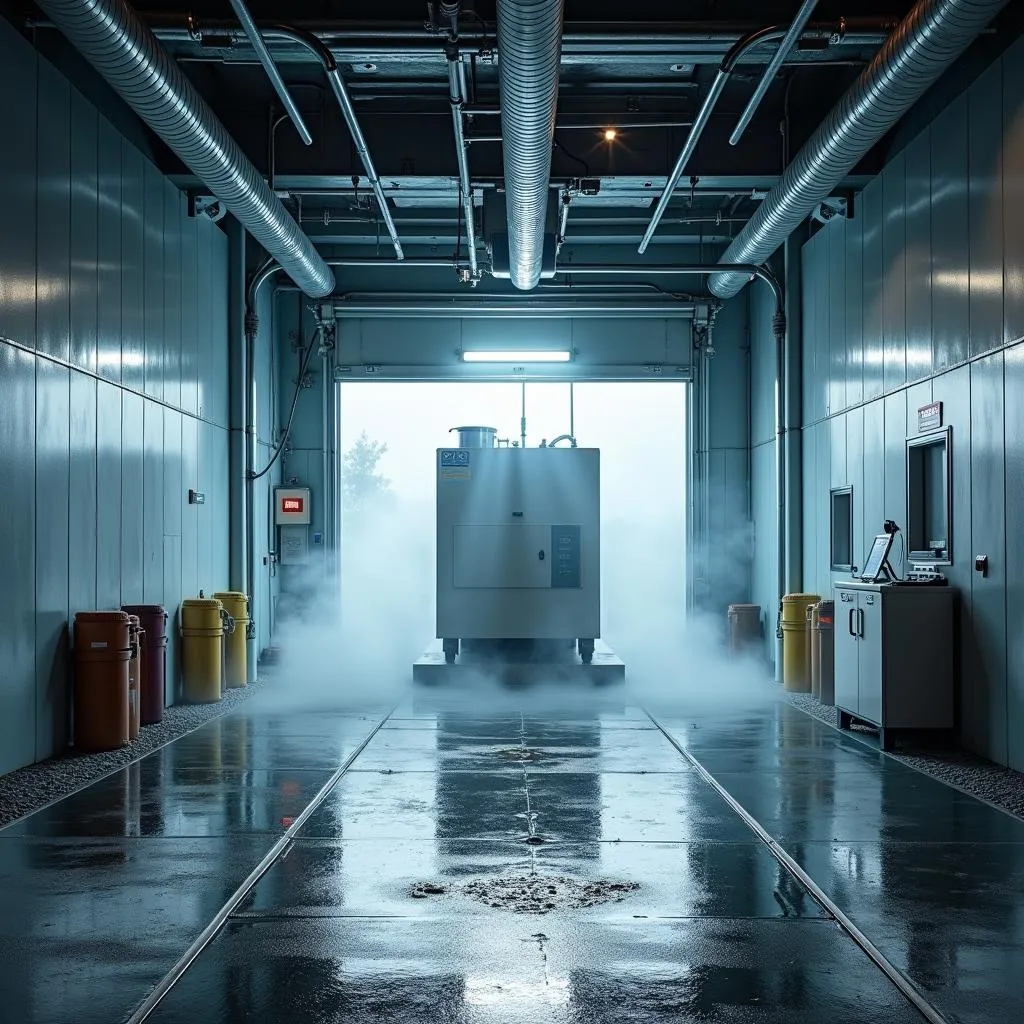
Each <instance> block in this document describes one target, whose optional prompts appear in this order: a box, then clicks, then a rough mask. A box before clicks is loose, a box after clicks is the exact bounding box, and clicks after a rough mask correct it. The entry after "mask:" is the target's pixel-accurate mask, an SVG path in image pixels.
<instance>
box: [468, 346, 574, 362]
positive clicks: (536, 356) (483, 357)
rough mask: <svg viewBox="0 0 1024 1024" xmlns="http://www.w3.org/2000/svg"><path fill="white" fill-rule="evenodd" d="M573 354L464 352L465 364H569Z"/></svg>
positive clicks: (564, 351)
mask: <svg viewBox="0 0 1024 1024" xmlns="http://www.w3.org/2000/svg"><path fill="white" fill-rule="evenodd" d="M571 358H572V353H571V352H567V351H566V350H565V349H562V350H555V349H540V350H536V351H532V352H522V351H520V352H488V351H473V352H463V353H462V361H463V362H464V363H567V362H569V360H570V359H571Z"/></svg>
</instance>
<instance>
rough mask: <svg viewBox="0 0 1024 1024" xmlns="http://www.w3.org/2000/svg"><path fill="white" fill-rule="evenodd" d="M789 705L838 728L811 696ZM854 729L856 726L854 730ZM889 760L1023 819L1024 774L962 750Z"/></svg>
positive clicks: (792, 698)
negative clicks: (902, 764) (914, 769)
mask: <svg viewBox="0 0 1024 1024" xmlns="http://www.w3.org/2000/svg"><path fill="white" fill-rule="evenodd" d="M786 697H787V698H788V700H789V702H790V704H792V705H793V706H794V707H796V708H799V709H800V710H801V711H805V712H806V713H807V714H809V715H812V716H813V717H814V718H817V719H820V720H821V721H822V722H825V723H826V724H827V725H831V726H832V727H833V728H835V729H838V728H839V712H838V711H837V710H836V708H833V707H828V706H826V705H824V704H822V703H821V702H820V701H818V700H817V699H816V698H814V697H812V696H811V695H810V694H809V693H787V694H786ZM855 728H856V727H855ZM887 753H888V755H889V756H890V757H893V758H895V759H896V760H897V761H902V762H903V763H904V764H906V765H909V766H910V767H911V768H916V769H917V770H918V771H921V772H924V773H925V774H926V775H930V776H932V778H934V779H938V780H939V782H945V783H946V784H947V785H950V786H955V787H956V788H957V789H961V790H963V791H964V792H965V793H970V794H971V796H976V797H979V798H980V799H982V800H987V801H988V802H989V803H991V804H995V805H996V806H997V807H1001V808H1002V809H1003V810H1004V811H1009V812H1010V813H1011V814H1015V815H1017V817H1019V818H1024V772H1018V771H1014V769H1012V768H1004V767H1003V766H1002V765H998V764H995V763H993V762H992V761H987V760H985V758H983V757H978V756H977V755H976V754H970V753H968V752H967V751H965V750H930V749H929V750H920V749H918V750H906V751H887Z"/></svg>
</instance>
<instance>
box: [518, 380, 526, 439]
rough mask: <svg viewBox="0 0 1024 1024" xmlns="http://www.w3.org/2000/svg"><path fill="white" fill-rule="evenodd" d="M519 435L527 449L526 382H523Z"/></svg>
mask: <svg viewBox="0 0 1024 1024" xmlns="http://www.w3.org/2000/svg"><path fill="white" fill-rule="evenodd" d="M519 435H520V438H521V440H522V446H523V447H524V448H525V447H526V381H525V380H524V381H523V412H522V416H521V418H520V420H519Z"/></svg>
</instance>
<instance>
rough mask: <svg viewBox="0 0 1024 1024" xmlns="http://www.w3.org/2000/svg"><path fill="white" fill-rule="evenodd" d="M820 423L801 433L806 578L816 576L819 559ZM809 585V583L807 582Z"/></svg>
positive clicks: (806, 428) (811, 578)
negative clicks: (816, 503)
mask: <svg viewBox="0 0 1024 1024" xmlns="http://www.w3.org/2000/svg"><path fill="white" fill-rule="evenodd" d="M820 429H821V425H820V424H815V425H813V426H807V427H804V429H803V433H802V435H801V439H800V440H801V449H802V451H801V454H802V466H803V495H802V497H803V506H802V512H803V527H804V528H803V562H804V580H805V581H808V582H809V581H810V580H813V579H814V578H815V573H816V564H817V561H818V530H820V529H821V527H822V524H821V523H820V522H819V521H818V516H817V508H816V507H815V503H814V502H815V497H816V496H817V494H818V491H819V489H820V488H821V480H820V479H819V478H818V437H817V434H818V431H819V430H820ZM805 585H808V584H805Z"/></svg>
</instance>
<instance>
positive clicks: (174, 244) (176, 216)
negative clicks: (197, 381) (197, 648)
mask: <svg viewBox="0 0 1024 1024" xmlns="http://www.w3.org/2000/svg"><path fill="white" fill-rule="evenodd" d="M163 189H164V261H163V289H164V294H163V310H164V327H163V350H164V353H163V364H164V401H165V402H167V404H168V405H172V406H177V407H179V408H180V406H181V233H182V230H183V228H182V219H183V212H182V211H183V203H184V201H185V200H184V197H183V196H182V194H181V193H180V192H179V191H178V190H177V189H176V188H175V187H174V186H173V185H172V184H171V183H170V182H169V181H165V182H164V184H163ZM175 578H177V577H175Z"/></svg>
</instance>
